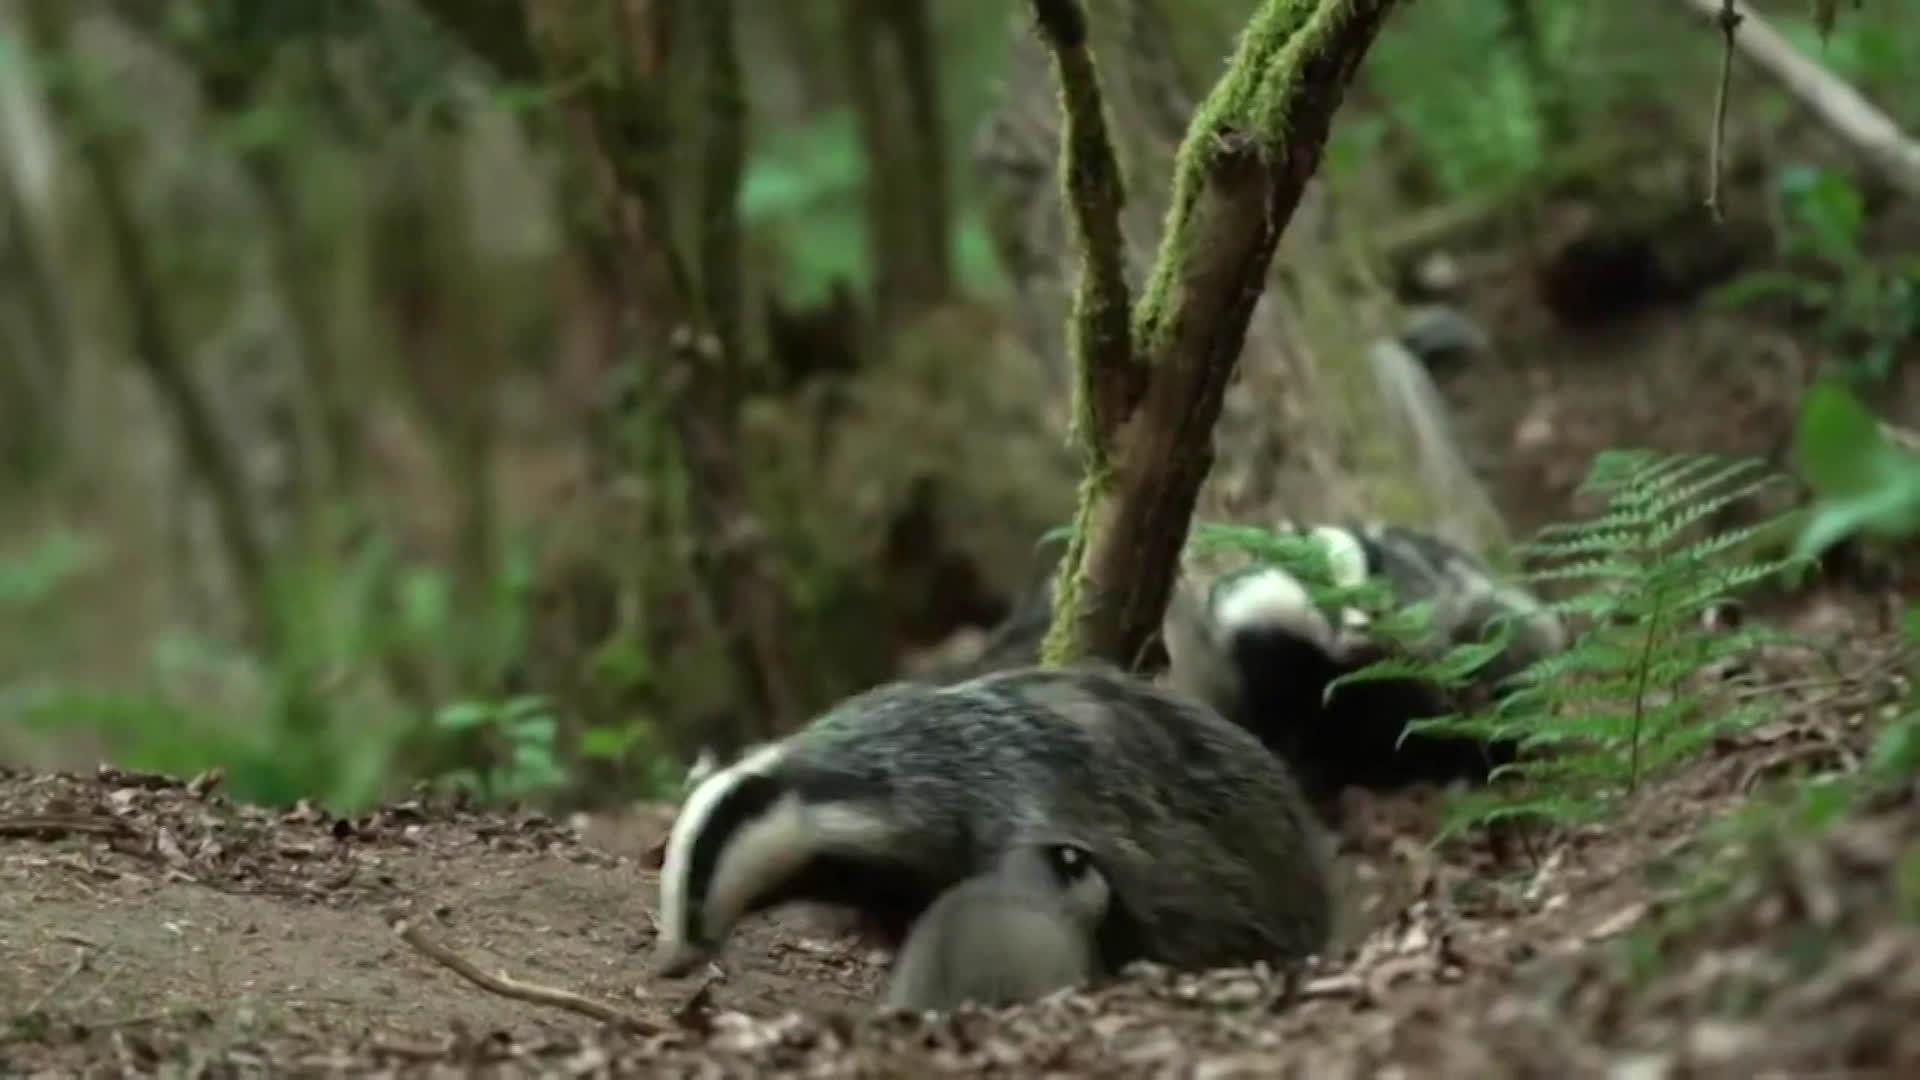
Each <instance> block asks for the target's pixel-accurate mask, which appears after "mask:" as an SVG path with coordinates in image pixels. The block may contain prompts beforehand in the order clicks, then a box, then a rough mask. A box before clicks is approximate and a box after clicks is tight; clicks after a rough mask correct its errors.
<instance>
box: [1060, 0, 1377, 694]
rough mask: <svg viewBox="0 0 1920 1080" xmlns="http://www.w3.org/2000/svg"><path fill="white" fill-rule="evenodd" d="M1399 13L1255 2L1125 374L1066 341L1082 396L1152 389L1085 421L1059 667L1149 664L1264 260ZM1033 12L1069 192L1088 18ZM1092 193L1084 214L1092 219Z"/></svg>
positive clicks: (1150, 279)
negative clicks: (1364, 63) (1079, 59)
mask: <svg viewBox="0 0 1920 1080" xmlns="http://www.w3.org/2000/svg"><path fill="white" fill-rule="evenodd" d="M1392 6H1393V3H1392V0H1318V2H1316V0H1268V2H1267V3H1265V4H1263V5H1262V6H1261V9H1260V11H1259V12H1258V13H1257V14H1256V15H1255V17H1254V20H1253V22H1252V23H1251V24H1250V25H1249V27H1248V29H1247V30H1246V31H1245V33H1244V34H1243V35H1242V38H1241V42H1240V48H1239V52H1238V55H1237V56H1236V57H1235V59H1234V61H1233V63H1232V64H1231V66H1230V67H1229V68H1228V70H1227V72H1226V74H1225V75H1224V76H1223V78H1222V79H1221V81H1220V83H1219V84H1218V85H1217V86H1216V87H1215V89H1214V91H1213V93H1212V94H1211V95H1210V96H1209V98H1208V99H1207V101H1205V102H1204V103H1202V105H1201V106H1200V108H1199V110H1198V112H1197V113H1196V115H1195V117H1194V119H1193V121H1192V124H1191V126H1190V127H1189V130H1188V134H1187V136H1186V140H1185V142H1184V143H1183V145H1182V147H1181V149H1180V151H1179V152H1178V154H1177V157H1176V167H1175V174H1174V179H1173V186H1172V195H1171V199H1170V204H1169V205H1170V209H1169V212H1168V216H1167V219H1166V220H1167V228H1166V231H1165V232H1164V234H1163V235H1162V236H1161V237H1160V246H1159V254H1158V255H1157V257H1156V259H1155V261H1154V264H1153V267H1152V269H1151V271H1150V272H1149V274H1148V276H1147V279H1146V286H1145V290H1144V292H1143V294H1142V296H1141V298H1140V300H1139V303H1138V306H1137V307H1136V308H1135V311H1134V317H1133V327H1132V329H1133V341H1132V351H1133V355H1132V363H1131V366H1130V368H1128V369H1120V368H1119V367H1118V365H1115V364H1114V363H1112V362H1104V363H1100V364H1098V365H1096V364H1095V363H1094V358H1093V357H1092V356H1091V355H1090V354H1089V353H1088V352H1086V351H1085V350H1086V348H1087V346H1088V343H1090V342H1097V341H1098V340H1099V339H1098V336H1097V335H1094V334H1091V333H1088V332H1086V330H1087V327H1086V325H1085V324H1084V322H1083V323H1082V325H1081V327H1080V331H1079V332H1077V333H1073V334H1070V337H1072V338H1073V340H1074V341H1075V342H1076V343H1077V345H1078V347H1079V348H1080V349H1081V350H1082V351H1081V353H1080V355H1078V356H1076V357H1075V369H1076V371H1077V373H1078V382H1079V386H1080V389H1079V397H1080V399H1081V400H1082V401H1083V402H1085V401H1093V400H1096V399H1097V398H1098V397H1099V395H1100V394H1101V393H1102V392H1103V389H1102V386H1101V383H1102V382H1103V381H1104V380H1105V379H1106V378H1108V377H1109V373H1112V372H1115V371H1116V370H1126V372H1127V373H1126V375H1125V377H1126V378H1127V379H1129V380H1137V381H1139V382H1140V383H1142V384H1143V385H1141V386H1140V388H1139V389H1138V390H1137V391H1134V392H1131V393H1128V394H1125V395H1121V396H1122V398H1123V400H1124V399H1127V398H1130V399H1132V401H1133V405H1132V407H1130V408H1127V409H1123V410H1108V411H1106V413H1105V414H1104V415H1102V414H1101V413H1100V412H1099V411H1098V410H1096V411H1095V414H1094V415H1093V416H1091V417H1088V416H1084V415H1083V417H1082V418H1081V419H1082V423H1083V425H1084V424H1088V423H1089V422H1090V421H1091V426H1092V430H1091V431H1087V432H1084V433H1083V441H1084V442H1085V443H1086V445H1087V461H1088V469H1089V471H1088V479H1087V483H1086V485H1085V487H1084V489H1083V493H1082V498H1081V505H1080V509H1079V512H1078V515H1077V517H1076V528H1075V530H1074V536H1073V539H1072V540H1071V542H1070V543H1069V547H1068V552H1067V556H1066V561H1065V565H1064V566H1063V567H1062V572H1061V587H1060V589H1059V595H1058V601H1057V606H1056V615H1055V620H1054V626H1053V629H1052V632H1051V633H1050V634H1049V639H1048V642H1047V646H1046V650H1045V651H1046V658H1047V659H1048V660H1049V661H1051V662H1064V661H1070V660H1073V659H1076V658H1079V657H1082V656H1097V657H1100V658H1103V659H1106V660H1109V661H1112V662H1115V663H1118V664H1121V665H1125V666H1137V665H1138V664H1139V663H1140V662H1141V661H1142V659H1143V658H1144V655H1145V652H1146V647H1147V645H1148V644H1149V642H1150V641H1151V639H1152V638H1153V637H1154V635H1155V634H1156V632H1157V630H1158V627H1159V623H1160V619H1161V616H1162V613H1163V611H1164V610H1165V606H1166V601H1167V598H1168V595H1169V593H1170V590H1171V585H1172V581H1173V577H1174V573H1175V568H1176V565H1177V563H1178V559H1179V556H1180V553H1181V550H1182V548H1183V547H1184V545H1185V540H1186V535H1187V529H1188V527H1189V523H1190V520H1191V518H1192V515H1193V511H1194V508H1195V505H1196V503H1197V501H1198V498H1199V493H1200V488H1201V485H1202V483H1203V481H1205V479H1206V478H1207V475H1208V472H1209V470H1210V469H1211V467H1212V463H1213V446H1212V444H1213V436H1214V426H1215V421H1216V419H1217V418H1218V417H1219V415H1220V411H1221V407H1222V403H1223V401H1224V399H1225V395H1226V390H1227V385H1228V382H1229V381H1230V380H1231V379H1232V377H1233V374H1234V371H1235V366H1236V364H1237V361H1238V359H1239V354H1240V350H1241V346H1242V343H1243V341H1244V339H1245V337H1246V335H1247V331H1248V327H1249V324H1250V322H1251V321H1252V319H1253V314H1254V308H1255V305H1256V303H1257V302H1258V301H1259V300H1260V298H1261V295H1262V293H1263V292H1264V291H1265V289H1266V284H1267V276H1268V265H1269V263H1270V261H1271V259H1272V257H1273V253H1274V250H1275V247H1276V246H1277V244H1278V243H1279V239H1280V234H1281V231H1282V230H1283V229H1284V228H1285V226H1286V224H1287V222H1288V221H1289V219H1290V218H1291V217H1292V216H1293V212H1294V210H1295V208H1296V207H1297V206H1298V204H1299V202H1300V199H1301V197H1302V195H1303V194H1304V192H1305V189H1306V185H1307V181H1308V179H1309V178H1310V177H1311V176H1312V174H1313V172H1314V169H1315V168H1316V167H1317V165H1318V163H1319V158H1320V153H1321V150H1322V148H1323V147H1324V144H1325V141H1326V138H1327V134H1328V132H1329V129H1330V125H1331V121H1332V115H1333V112H1334V111H1335V109H1336V108H1337V107H1338V105H1339V103H1340V100H1341V97H1342V94H1343V93H1344V90H1345V87H1346V85H1347V83H1348V82H1349V81H1350V79H1351V77H1352V74H1353V71H1354V70H1355V68H1356V67H1357V66H1358V64H1359V62H1360V59H1361V57H1362V56H1364V55H1365V52H1366V49H1367V48H1368V47H1369V46H1370V45H1371V43H1372V41H1373V38H1374V36H1375V35H1376V34H1377V32H1378V30H1379V28H1380V25H1381V24H1382V22H1383V21H1384V19H1385V17H1386V15H1387V13H1388V11H1389V10H1390V9H1391V8H1392ZM1034 7H1035V9H1036V13H1037V14H1038V16H1039V21H1040V23H1041V26H1042V32H1043V34H1044V35H1045V36H1046V37H1047V39H1048V43H1049V44H1050V46H1051V47H1052V49H1053V51H1054V53H1055V57H1056V71H1058V72H1059V73H1060V75H1061V78H1062V81H1063V83H1065V86H1064V93H1063V95H1062V96H1063V99H1064V100H1065V101H1066V103H1067V116H1068V122H1067V126H1066V133H1067V134H1066V146H1067V151H1066V152H1067V154H1068V157H1067V164H1066V166H1065V171H1066V173H1067V184H1068V190H1069V195H1070V197H1072V196H1073V194H1074V190H1073V189H1074V183H1075V166H1074V162H1075V154H1074V151H1075V147H1076V146H1077V141H1078V140H1079V139H1080V138H1081V137H1082V135H1081V133H1080V131H1079V129H1080V128H1081V127H1082V126H1083V125H1084V124H1085V122H1086V119H1087V118H1088V117H1089V116H1096V115H1098V113H1099V109H1098V108H1097V106H1096V107H1093V108H1088V107H1086V106H1085V105H1084V104H1079V105H1077V104H1076V103H1077V102H1082V101H1083V100H1084V99H1085V98H1086V96H1087V94H1086V92H1085V90H1084V88H1076V87H1075V86H1074V85H1073V75H1072V71H1073V65H1072V64H1070V63H1069V62H1068V57H1069V56H1070V55H1071V53H1072V52H1073V50H1074V49H1075V48H1077V47H1080V46H1081V44H1082V43H1080V42H1078V41H1076V40H1074V34H1073V33H1072V32H1071V30H1072V29H1073V28H1074V27H1076V26H1084V19H1083V18H1082V17H1080V16H1079V11H1078V9H1079V5H1078V3H1077V2H1074V0H1034ZM1119 81H1120V82H1125V80H1124V79H1123V80H1119ZM1097 98H1098V95H1097V92H1096V94H1095V101H1096V103H1097ZM1117 111H1118V110H1116V112H1117ZM1084 201H1085V200H1084V198H1083V199H1082V205H1081V206H1079V207H1077V208H1076V213H1081V214H1084V213H1085V210H1086V207H1085V206H1084ZM1082 232H1083V233H1084V232H1085V230H1084V229H1083V230H1082ZM1080 254H1081V255H1082V257H1083V258H1084V259H1086V260H1087V261H1088V262H1089V268H1088V269H1084V270H1083V271H1082V272H1083V274H1085V273H1090V272H1093V267H1094V266H1096V265H1097V262H1098V258H1099V255H1098V252H1096V251H1095V250H1093V249H1092V248H1089V247H1087V246H1086V245H1082V251H1081V252H1080ZM1083 299H1084V298H1083ZM1087 315H1088V308H1087V306H1086V305H1085V304H1084V303H1082V304H1080V305H1077V306H1076V308H1075V317H1076V319H1081V320H1084V319H1085V318H1086V316H1087ZM1105 392H1109V393H1110V392H1111V389H1110V388H1108V389H1107V390H1106V391H1105Z"/></svg>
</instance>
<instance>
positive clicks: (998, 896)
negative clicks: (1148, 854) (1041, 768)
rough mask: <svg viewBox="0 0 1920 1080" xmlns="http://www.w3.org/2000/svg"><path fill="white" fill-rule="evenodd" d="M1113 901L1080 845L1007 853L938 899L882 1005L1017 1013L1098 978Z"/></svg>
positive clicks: (905, 951)
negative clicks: (1099, 943)
mask: <svg viewBox="0 0 1920 1080" xmlns="http://www.w3.org/2000/svg"><path fill="white" fill-rule="evenodd" d="M1109 895H1110V892H1109V888H1108V885H1107V879H1106V876H1105V875H1104V874H1102V873H1101V872H1100V870H1099V868H1098V866H1096V865H1095V863H1094V857H1093V853H1092V852H1091V851H1088V850H1087V849H1086V848H1084V847H1081V846H1079V845H1078V844H1074V843H1069V842H1061V843H1027V844H1020V845H1018V846H1015V847H1011V848H1008V849H1007V851H1006V852H1005V853H1004V854H1002V855H1001V857H1000V860H999V862H998V863H997V864H995V866H994V867H993V869H991V870H990V871H988V872H987V873H984V874H981V875H979V876H977V877H973V878H969V879H967V880H966V881H963V882H961V883H960V884H958V885H956V886H954V887H953V888H951V889H949V890H947V891H946V892H945V893H943V894H941V896H940V898H939V899H938V900H935V901H934V902H933V906H932V907H930V908H928V909H927V912H926V914H924V915H922V916H921V917H920V919H919V921H917V922H915V923H914V925H913V931H912V933H911V934H909V935H908V937H907V941H906V944H905V945H903V946H901V948H900V954H899V956H898V957H897V958H896V959H895V961H894V966H893V973H892V975H891V976H890V977H889V979H888V984H887V992H886V997H885V1003H886V1004H887V1005H889V1006H891V1007H893V1008H897V1009H908V1010H912V1011H914V1012H926V1011H930V1010H931V1011H941V1012H944V1011H947V1010H951V1009H955V1008H958V1007H959V1006H960V1005H962V1004H965V1003H968V1002H972V1003H974V1004H977V1005H984V1006H987V1007H989V1008H993V1007H998V1006H1002V1005H1017V1004H1022V1003H1024V1002H1028V1001H1034V1000H1037V999H1039V998H1042V997H1045V996H1047V995H1048V994H1051V993H1053V992H1054V991H1056V990H1062V989H1065V988H1067V987H1070V986H1077V985H1080V984H1082V983H1087V982H1091V981H1093V980H1094V979H1095V978H1097V977H1098V976H1099V975H1100V974H1101V970H1100V961H1099V956H1098V952H1097V949H1096V944H1095V940H1094V938H1095V935H1096V934H1097V933H1098V931H1099V928H1100V924H1101V922H1102V920H1104V919H1105V918H1106V914H1107V902H1108V898H1109Z"/></svg>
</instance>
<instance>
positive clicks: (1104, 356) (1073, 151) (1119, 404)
mask: <svg viewBox="0 0 1920 1080" xmlns="http://www.w3.org/2000/svg"><path fill="white" fill-rule="evenodd" d="M1033 14H1034V19H1035V21H1036V22H1038V23H1039V26H1040V34H1041V37H1042V38H1043V39H1045V41H1046V43H1047V46H1048V48H1049V49H1050V50H1051V51H1052V53H1053V72H1054V76H1055V78H1056V79H1057V80H1058V81H1059V84H1060V100H1061V105H1062V112H1063V113H1064V117H1065V122H1064V123H1063V124H1062V126H1061V135H1060V142H1061V146H1060V171H1061V186H1062V187H1063V189H1064V199H1065V203H1066V207H1067V215H1068V219H1069V221H1071V223H1072V226H1073V237H1074V243H1075V247H1076V248H1077V249H1078V251H1079V254H1080V262H1081V266H1080V280H1079V284H1078V286H1077V288H1076V290H1075V294H1074V302H1073V315H1072V318H1071V319H1070V320H1069V321H1068V324H1067V335H1068V348H1067V352H1068V355H1070V356H1072V357H1073V358H1074V363H1075V370H1076V371H1077V372H1078V373H1079V379H1078V380H1077V382H1076V384H1075V387H1074V393H1075V396H1076V399H1077V400H1076V405H1075V409H1074V428H1075V434H1076V437H1077V438H1078V440H1079V442H1080V444H1081V447H1082V450H1083V452H1084V453H1085V454H1086V456H1087V467H1088V469H1089V471H1093V472H1097V471H1099V470H1101V469H1103V468H1105V465H1106V455H1107V453H1108V451H1109V450H1110V448H1111V444H1112V442H1113V440H1114V438H1115V437H1116V435H1117V432H1118V428H1119V425H1120V423H1121V422H1122V421H1124V420H1125V419H1126V418H1127V416H1128V415H1129V414H1130V413H1132V412H1133V408H1134V406H1135V405H1136V404H1138V403H1139V400H1140V395H1141V393H1142V392H1143V391H1144V390H1145V389H1146V377H1147V373H1146V371H1145V370H1143V369H1142V368H1141V367H1140V365H1139V363H1138V362H1137V361H1136V360H1135V358H1134V355H1133V339H1132V332H1131V328H1130V327H1129V325H1128V320H1129V318H1130V317H1131V311H1130V306H1131V304H1132V299H1131V296H1130V293H1129V290H1128V288H1127V276H1126V238H1125V236H1124V235H1123V234H1122V233H1121V229H1120V212H1121V210H1122V209H1123V208H1124V207H1125V205H1126V187H1125V183H1124V181H1123V180H1122V177H1121V172H1120V162H1119V159H1118V158H1117V157H1116V156H1115V154H1114V151H1113V141H1112V139H1111V138H1109V137H1108V134H1107V121H1106V106H1105V103H1104V100H1103V94H1102V91H1101V88H1100V73H1099V71H1098V69H1097V68H1096V67H1095V66H1094V62H1093V52H1092V50H1091V49H1090V48H1089V47H1088V44H1087V20H1086V13H1085V12H1084V11H1083V10H1082V9H1081V7H1080V2H1079V0H1033Z"/></svg>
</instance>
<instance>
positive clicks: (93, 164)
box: [27, 0, 279, 649]
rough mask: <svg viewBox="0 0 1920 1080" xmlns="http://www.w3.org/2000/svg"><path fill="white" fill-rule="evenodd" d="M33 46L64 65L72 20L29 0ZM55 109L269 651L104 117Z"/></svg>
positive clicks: (237, 473)
mask: <svg viewBox="0 0 1920 1080" xmlns="http://www.w3.org/2000/svg"><path fill="white" fill-rule="evenodd" d="M27 13H28V20H29V23H30V26H31V30H32V33H33V36H34V38H35V39H36V44H37V45H38V47H39V48H40V49H41V50H42V51H43V52H44V53H46V54H47V55H49V56H55V57H60V58H61V59H62V61H63V62H67V61H71V60H72V59H74V54H73V53H72V52H71V51H70V50H69V48H68V37H69V29H70V24H69V20H71V19H72V17H73V12H72V11H71V10H70V6H69V5H68V4H65V3H62V2H60V0H30V2H29V4H28V5H27ZM53 86H54V88H55V93H54V101H55V103H56V105H58V106H60V107H62V111H63V112H64V113H65V114H66V115H67V116H68V117H69V118H70V119H71V122H72V127H71V129H70V130H71V131H72V132H73V133H74V135H73V138H74V142H75V145H76V148H77V150H78V152H79V155H80V159H81V163H82V167H83V169H84V170H85V172H86V175H87V178H88V180H89V181H90V182H91V183H92V185H93V187H94V192H95V196H96V198H97V199H98V200H99V204H100V213H101V217H102V218H103V220H104V223H105V226H106V232H107V238H108V243H109V245H110V247H111V249H112V255H113V261H114V273H115V275H116V276H117V278H118V284H119V288H120V293H121V301H122V302H123V303H125V304H126V306H127V311H128V317H129V319H130V320H131V323H132V329H133V354H134V359H135V360H136V361H137V362H138V363H139V365H140V368H141V370H142V371H143V372H145V374H146V376H147V378H148V381H149V382H150V383H151V384H152V386H153V389H154V392H155V394H156V396H158V397H159V399H160V402H161V404H162V406H163V407H164V408H165V409H166V411H167V413H168V415H169V416H170V417H171V418H172V421H173V424H174V426H175V428H176V429H177V431H178V434H179V439H180V447H181V450H182V452H183V454H184V455H185V457H186V460H187V463H188V467H189V468H190V469H191V470H192V472H193V474H194V476H195V477H196V478H197V479H198V481H199V483H201V484H202V485H204V486H205V487H206V489H207V493H208V495H209V496H210V497H211V498H212V501H213V511H214V519H215V522H216V524H217V526H218V530H219V537H220V541H221V544H222V546H223V548H224V550H225V554H226V558H227V563H228V567H229V569H230V570H231V572H232V574H233V578H234V585H235V587H236V588H237V589H238V590H239V592H240V594H241V604H242V608H243V610H244V611H245V612H246V620H247V624H248V625H247V626H246V631H247V632H248V633H249V634H251V635H252V636H254V637H255V638H256V639H257V640H259V641H262V642H264V643H265V644H266V646H267V647H268V648H269V649H271V648H272V647H273V646H274V645H275V644H276V643H277V639H278V630H279V627H278V625H277V620H276V619H275V618H274V614H273V608H272V597H271V595H270V592H269V581H268V553H267V548H266V543H265V541H264V540H263V538H262V535H261V530H260V527H259V523H258V521H257V520H256V518H255V516H254V510H253V498H252V496H251V494H250V493H249V491H248V489H247V486H246V481H245V479H244V477H243V474H242V471H241V468H240V464H239V462H238V460H237V459H236V458H235V456H234V454H233V451H232V450H231V448H230V447H229V446H228V445H227V442H226V437H225V436H224V434H223V433H222V432H221V430H220V427H219V424H218V422H217V421H216V419H215V414H214V410H213V407H212V404H211V402H209V401H208V400H207V398H206V396H205V395H204V394H203V393H202V392H201V390H200V388H199V386H198V385H197V384H196V382H195V380H194V378H193V372H192V370H191V366H190V364H189V362H188V356H187V353H186V351H185V350H184V349H183V348H182V347H181V345H180V343H179V341H178V339H177V335H176V334H175V332H174V329H173V327H172V325H171V324H170V320H169V315H168V312H167V306H166V298H165V296H164V295H163V292H162V289H161V284H160V280H159V278H158V276H157V275H156V274H155V272H154V270H153V266H152V261H151V255H150V253H149V251H148V248H147V242H146V237H145V236H144V235H143V234H142V232H141V228H140V223H139V221H138V219H137V217H136V215H135V213H134V207H133V197H132V192H131V191H129V190H128V181H127V175H126V169H125V166H124V160H123V157H122V155H121V152H120V149H119V146H118V140H119V139H120V138H121V137H122V136H123V134H124V133H123V132H121V131H119V130H116V124H115V121H114V120H113V119H112V115H113V114H112V112H111V111H110V110H107V109H104V108H102V107H101V103H99V102H96V101H94V100H92V99H91V97H90V95H89V92H88V91H87V90H86V89H84V88H81V87H79V86H78V85H77V84H76V83H75V82H74V81H73V80H64V79H63V80H56V81H55V82H54V83H53Z"/></svg>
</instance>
